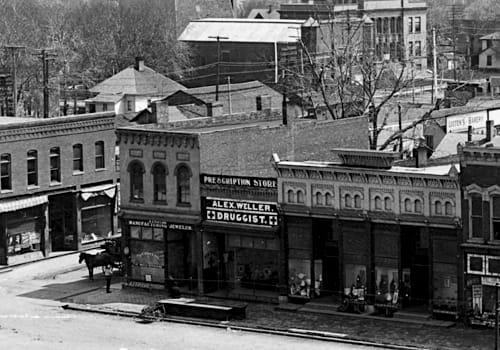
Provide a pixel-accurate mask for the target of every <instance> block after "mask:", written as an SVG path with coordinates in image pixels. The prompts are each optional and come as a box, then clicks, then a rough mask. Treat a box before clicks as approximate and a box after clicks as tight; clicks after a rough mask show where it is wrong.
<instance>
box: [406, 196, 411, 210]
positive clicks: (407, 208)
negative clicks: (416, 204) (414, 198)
mask: <svg viewBox="0 0 500 350" xmlns="http://www.w3.org/2000/svg"><path fill="white" fill-rule="evenodd" d="M411 209H412V208H411V199H409V198H406V199H405V212H407V213H411Z"/></svg>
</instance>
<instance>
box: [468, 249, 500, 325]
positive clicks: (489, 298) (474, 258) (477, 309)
mask: <svg viewBox="0 0 500 350" xmlns="http://www.w3.org/2000/svg"><path fill="white" fill-rule="evenodd" d="M465 259H466V261H465V266H466V275H465V302H466V310H467V314H468V320H469V322H470V323H471V324H473V325H482V326H494V324H495V308H496V298H497V288H500V256H498V255H489V254H481V253H466V254H465Z"/></svg>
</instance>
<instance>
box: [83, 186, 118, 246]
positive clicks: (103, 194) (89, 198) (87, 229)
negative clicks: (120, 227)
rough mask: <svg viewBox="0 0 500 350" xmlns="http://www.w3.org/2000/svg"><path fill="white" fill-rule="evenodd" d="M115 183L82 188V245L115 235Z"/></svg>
mask: <svg viewBox="0 0 500 350" xmlns="http://www.w3.org/2000/svg"><path fill="white" fill-rule="evenodd" d="M115 196H116V185H115V184H109V185H101V186H94V187H89V188H82V190H81V193H80V203H79V204H80V215H81V230H80V232H81V234H80V241H81V244H82V245H86V244H90V243H93V242H96V241H99V240H103V239H105V238H111V237H113V236H115V234H116V232H115V224H114V222H115V220H114V217H115V212H116V200H115Z"/></svg>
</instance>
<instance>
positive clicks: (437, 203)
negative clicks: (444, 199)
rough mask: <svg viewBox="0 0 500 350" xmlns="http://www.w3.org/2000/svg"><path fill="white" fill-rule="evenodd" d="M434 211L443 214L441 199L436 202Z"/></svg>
mask: <svg viewBox="0 0 500 350" xmlns="http://www.w3.org/2000/svg"><path fill="white" fill-rule="evenodd" d="M434 213H436V215H443V204H442V203H441V202H440V201H436V202H435V203H434Z"/></svg>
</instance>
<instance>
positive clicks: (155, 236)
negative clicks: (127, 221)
mask: <svg viewBox="0 0 500 350" xmlns="http://www.w3.org/2000/svg"><path fill="white" fill-rule="evenodd" d="M129 228H130V238H133V239H140V240H146V241H163V237H164V235H163V231H164V229H163V228H161V227H145V226H136V225H130V226H129Z"/></svg>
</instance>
